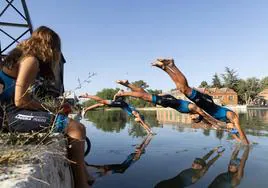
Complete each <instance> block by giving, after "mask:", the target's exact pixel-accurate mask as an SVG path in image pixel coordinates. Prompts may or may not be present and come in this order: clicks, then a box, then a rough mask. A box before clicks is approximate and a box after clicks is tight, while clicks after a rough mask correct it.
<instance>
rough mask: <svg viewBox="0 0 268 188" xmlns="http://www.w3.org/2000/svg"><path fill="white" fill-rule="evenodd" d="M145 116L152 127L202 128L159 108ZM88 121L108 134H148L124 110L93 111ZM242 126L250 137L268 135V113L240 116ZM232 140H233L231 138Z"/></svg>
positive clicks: (220, 133) (207, 131) (186, 117)
mask: <svg viewBox="0 0 268 188" xmlns="http://www.w3.org/2000/svg"><path fill="white" fill-rule="evenodd" d="M141 113H142V114H143V116H144V117H145V122H146V123H147V124H149V125H150V127H163V126H164V125H165V126H169V125H172V126H173V128H174V129H176V130H177V131H179V132H185V128H189V127H191V128H200V127H202V126H196V125H194V124H193V123H192V122H191V119H190V116H189V115H187V114H181V113H178V112H177V111H175V110H172V109H158V110H156V111H141ZM86 118H87V119H88V120H89V121H91V122H93V125H94V126H95V127H96V128H97V129H100V130H102V131H104V132H117V133H119V132H120V131H121V130H123V129H125V128H126V125H127V124H129V125H130V126H128V133H129V135H132V136H134V137H143V136H145V135H146V132H145V131H144V130H143V128H142V127H141V126H139V124H137V123H136V122H135V121H134V120H133V119H132V118H129V117H128V116H127V115H126V114H125V113H124V112H123V111H120V110H97V111H90V112H89V113H87V114H86ZM239 119H240V122H241V125H242V127H243V128H244V129H245V132H246V133H247V134H248V135H253V136H268V110H248V113H246V114H245V113H242V114H239ZM201 131H202V132H203V134H204V135H205V136H211V132H212V133H213V134H214V135H215V137H216V138H218V139H219V140H221V139H222V138H223V137H224V136H225V135H228V133H226V132H224V131H223V130H216V131H215V130H211V129H203V130H201ZM228 138H230V139H232V138H231V136H229V137H228Z"/></svg>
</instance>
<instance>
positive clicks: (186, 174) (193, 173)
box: [155, 168, 202, 188]
mask: <svg viewBox="0 0 268 188" xmlns="http://www.w3.org/2000/svg"><path fill="white" fill-rule="evenodd" d="M201 171H202V170H201V169H193V168H188V169H186V170H183V171H182V172H181V173H180V174H178V175H177V176H175V177H174V178H171V179H168V180H164V181H161V182H159V183H158V184H157V185H156V186H155V188H167V187H168V188H169V187H170V188H173V187H181V188H182V187H188V186H190V185H192V184H194V183H196V181H197V180H198V179H200V172H201ZM193 179H195V181H193Z"/></svg>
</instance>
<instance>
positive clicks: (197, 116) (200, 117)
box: [115, 80, 218, 129]
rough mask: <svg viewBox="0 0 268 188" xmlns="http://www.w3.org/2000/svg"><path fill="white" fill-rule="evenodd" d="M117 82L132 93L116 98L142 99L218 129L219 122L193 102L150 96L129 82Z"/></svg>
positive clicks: (123, 92) (172, 97)
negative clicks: (186, 114)
mask: <svg viewBox="0 0 268 188" xmlns="http://www.w3.org/2000/svg"><path fill="white" fill-rule="evenodd" d="M116 82H117V83H119V84H121V85H123V86H125V87H127V88H129V89H131V91H130V92H128V91H123V90H121V91H119V92H118V93H117V94H116V95H115V97H124V96H131V97H136V98H141V99H143V100H145V101H148V102H151V103H153V104H155V105H156V104H157V105H160V106H163V107H165V108H167V107H170V108H173V109H175V110H177V111H178V112H180V113H188V114H190V117H191V119H192V121H193V122H195V123H199V122H201V121H202V122H203V123H205V124H206V125H209V126H211V127H213V128H215V129H217V128H218V126H217V121H216V120H215V119H214V118H213V117H211V116H210V115H208V114H207V113H205V112H204V111H203V110H202V109H201V108H199V107H198V106H197V105H195V104H194V103H192V102H189V101H186V100H182V99H176V98H175V97H174V96H172V95H169V94H165V95H159V94H158V95H155V94H150V93H148V92H146V91H145V90H144V89H143V88H140V87H137V86H135V85H133V84H131V83H129V81H128V80H117V81H116ZM205 128H206V127H205Z"/></svg>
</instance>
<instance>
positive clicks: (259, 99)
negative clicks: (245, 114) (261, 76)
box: [253, 88, 268, 106]
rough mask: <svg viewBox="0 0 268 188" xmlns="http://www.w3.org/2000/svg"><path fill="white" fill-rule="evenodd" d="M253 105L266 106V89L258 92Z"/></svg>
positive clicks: (267, 104) (267, 93) (267, 96)
mask: <svg viewBox="0 0 268 188" xmlns="http://www.w3.org/2000/svg"><path fill="white" fill-rule="evenodd" d="M253 105H258V106H268V88H267V89H264V90H263V91H262V92H260V93H259V94H258V95H257V96H256V98H255V99H254V100H253Z"/></svg>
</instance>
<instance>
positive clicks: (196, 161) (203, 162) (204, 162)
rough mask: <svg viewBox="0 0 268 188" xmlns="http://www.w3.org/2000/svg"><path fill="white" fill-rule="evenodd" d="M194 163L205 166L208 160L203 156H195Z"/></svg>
mask: <svg viewBox="0 0 268 188" xmlns="http://www.w3.org/2000/svg"><path fill="white" fill-rule="evenodd" d="M194 163H196V164H199V165H201V166H202V167H203V168H204V167H205V166H206V165H207V163H206V161H205V160H204V159H201V158H195V160H194Z"/></svg>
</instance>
